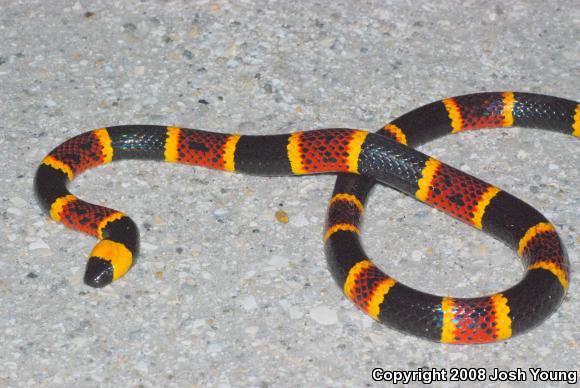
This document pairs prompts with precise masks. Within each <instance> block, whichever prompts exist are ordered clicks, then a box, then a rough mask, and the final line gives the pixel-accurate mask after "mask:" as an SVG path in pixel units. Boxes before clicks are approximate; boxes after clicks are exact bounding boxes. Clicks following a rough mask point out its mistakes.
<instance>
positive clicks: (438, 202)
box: [34, 92, 580, 343]
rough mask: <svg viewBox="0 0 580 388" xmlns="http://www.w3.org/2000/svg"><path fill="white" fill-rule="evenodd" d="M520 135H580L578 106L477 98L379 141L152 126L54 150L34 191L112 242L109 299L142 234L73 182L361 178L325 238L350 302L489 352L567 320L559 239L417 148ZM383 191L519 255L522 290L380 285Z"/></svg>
mask: <svg viewBox="0 0 580 388" xmlns="http://www.w3.org/2000/svg"><path fill="white" fill-rule="evenodd" d="M511 126H519V127H536V128H541V129H547V130H552V131H556V132H561V133H567V134H572V135H573V136H580V104H579V103H578V102H575V101H571V100H566V99H562V98H557V97H551V96H546V95H539V94H531V93H518V92H495V93H477V94H470V95H464V96H459V97H453V98H448V99H444V100H441V101H437V102H434V103H431V104H428V105H425V106H423V107H420V108H418V109H416V110H413V111H411V112H409V113H407V114H405V115H403V116H401V117H399V118H397V119H395V120H394V121H392V122H391V123H390V124H387V125H386V126H384V127H383V128H381V129H380V130H379V131H378V132H377V133H376V134H374V133H369V132H365V131H361V130H357V129H345V128H332V129H320V130H312V131H302V132H295V133H291V134H284V135H269V136H248V135H236V134H224V133H213V132H206V131H200V130H195V129H186V128H176V127H165V126H152V125H129V126H115V127H108V128H100V129H96V130H93V131H89V132H85V133H83V134H80V135H78V136H76V137H73V138H71V139H69V140H67V141H65V142H64V143H62V144H61V145H59V146H58V147H56V148H55V149H54V150H52V151H51V152H50V153H49V154H48V155H47V156H46V157H45V158H44V159H43V160H42V163H41V165H40V166H39V167H38V170H37V172H36V177H35V182H34V185H35V190H36V194H37V196H38V198H39V201H40V203H41V205H42V207H43V208H44V209H45V210H46V211H48V212H49V213H50V216H51V218H52V219H54V220H55V221H58V222H61V223H63V224H64V225H65V226H67V227H69V228H72V229H75V230H78V231H81V232H85V233H88V234H90V235H93V236H95V237H97V238H98V239H99V240H100V241H99V242H98V243H97V245H96V246H95V247H94V249H93V251H92V252H91V254H90V258H89V260H88V263H87V268H86V272H85V277H84V280H85V283H87V284H88V285H90V286H92V287H103V286H106V285H107V284H109V283H111V282H112V281H115V280H117V279H119V278H120V277H121V276H123V275H124V274H125V273H126V272H127V271H128V270H129V268H130V267H131V266H132V265H133V264H134V263H135V259H136V257H137V254H138V250H139V235H138V231H137V226H136V225H135V223H134V222H133V221H132V220H131V219H130V218H129V217H128V216H127V215H125V214H124V213H122V212H120V211H117V210H113V209H109V208H106V207H103V206H98V205H94V204H90V203H87V202H85V201H83V200H81V199H79V198H77V197H75V196H74V195H72V194H71V193H70V192H69V191H68V190H67V183H68V182H69V181H71V180H72V179H74V178H75V177H76V176H77V175H79V174H80V173H82V172H83V171H85V170H87V169H89V168H92V167H95V166H98V165H101V164H105V163H109V162H111V161H115V160H121V159H148V160H162V161H167V162H177V163H185V164H192V165H196V166H203V167H208V168H212V169H219V170H225V171H232V172H241V173H248V174H255V175H271V176H272V175H303V174H315V173H330V172H332V173H350V174H339V176H338V180H337V183H336V186H335V189H334V193H333V196H332V199H331V200H330V207H329V211H328V217H327V223H326V228H325V233H324V242H325V250H326V255H327V259H328V265H329V268H330V271H331V272H332V275H333V277H334V279H335V280H336V282H337V283H338V284H339V285H340V287H342V289H343V291H344V293H345V294H346V295H347V297H348V298H349V299H350V300H351V301H352V302H354V304H356V305H357V306H358V307H359V308H360V309H361V310H363V311H364V312H365V313H367V314H368V315H370V316H371V317H373V318H374V319H376V320H378V321H380V322H382V323H384V324H386V325H388V326H390V327H392V328H395V329H397V330H400V331H403V332H406V333H410V334H413V335H416V336H420V337H423V338H427V339H430V340H434V341H440V342H444V343H485V342H493V341H498V340H503V339H506V338H509V337H511V336H512V335H515V334H518V333H522V332H524V331H526V330H528V329H530V328H532V327H534V326H536V325H537V324H539V323H540V322H541V321H542V320H544V319H545V318H546V317H548V316H549V315H550V314H551V313H552V312H554V311H555V310H556V309H557V307H558V306H559V305H560V303H561V302H562V300H563V298H564V295H565V293H566V289H567V287H568V282H569V269H568V259H567V257H566V253H565V250H564V247H563V246H562V243H561V241H560V238H559V237H558V235H557V233H556V230H555V228H554V226H553V225H552V224H551V223H550V222H549V221H548V220H547V219H546V218H544V216H542V215H541V214H540V213H539V212H538V211H536V210H535V209H534V208H532V207H531V206H529V205H527V204H526V203H524V202H522V201H521V200H519V199H517V198H515V197H514V196H512V195H510V194H508V193H506V192H505V191H503V190H501V189H499V188H497V187H495V186H492V185H490V184H488V183H485V182H483V181H481V180H479V179H477V178H474V177H472V176H470V175H467V174H465V173H463V172H461V171H459V170H457V169H455V168H453V167H450V166H448V165H446V164H444V163H441V162H440V161H438V160H435V159H433V158H431V157H429V156H427V155H425V154H423V153H421V152H418V151H416V150H415V149H413V148H411V147H416V146H418V145H420V144H423V143H425V142H427V141H430V140H433V139H435V138H438V137H441V136H443V135H446V134H448V133H455V132H461V131H467V130H474V129H479V128H493V127H511ZM375 181H378V182H381V183H383V184H386V185H388V186H390V187H393V188H395V189H397V190H399V191H401V192H403V193H405V194H408V195H410V196H413V197H415V198H417V199H418V200H420V201H422V202H424V203H426V204H429V205H431V206H433V207H435V208H437V209H439V210H441V211H443V212H445V213H447V214H449V215H451V216H453V217H455V218H457V219H459V220H461V221H463V222H465V223H467V224H469V225H471V226H473V227H475V228H478V229H480V230H483V231H484V232H486V233H488V234H490V235H491V236H493V237H495V238H497V239H499V240H500V241H502V242H504V243H505V244H507V245H508V246H509V247H511V248H513V249H514V250H515V251H516V252H517V254H518V256H520V257H521V259H522V262H523V264H524V267H525V269H526V271H525V274H524V276H523V278H522V279H521V281H520V282H519V283H517V284H516V285H515V286H513V287H511V288H509V289H507V290H505V291H502V292H499V293H495V294H493V295H489V296H483V297H475V298H453V297H440V296H435V295H430V294H426V293H423V292H421V291H417V290H415V289H412V288H410V287H407V286H405V285H404V284H402V283H399V282H398V281H396V280H395V279H393V278H392V277H390V276H388V275H387V274H385V273H384V272H382V271H381V270H380V269H379V268H378V267H377V266H375V264H373V262H372V261H371V260H370V259H369V258H368V257H367V255H366V254H365V252H364V251H363V248H362V246H361V243H360V239H359V234H360V229H359V225H360V223H361V219H362V214H363V210H364V206H365V201H366V198H367V194H368V193H369V190H370V188H371V187H372V186H373V185H374V183H375Z"/></svg>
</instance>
